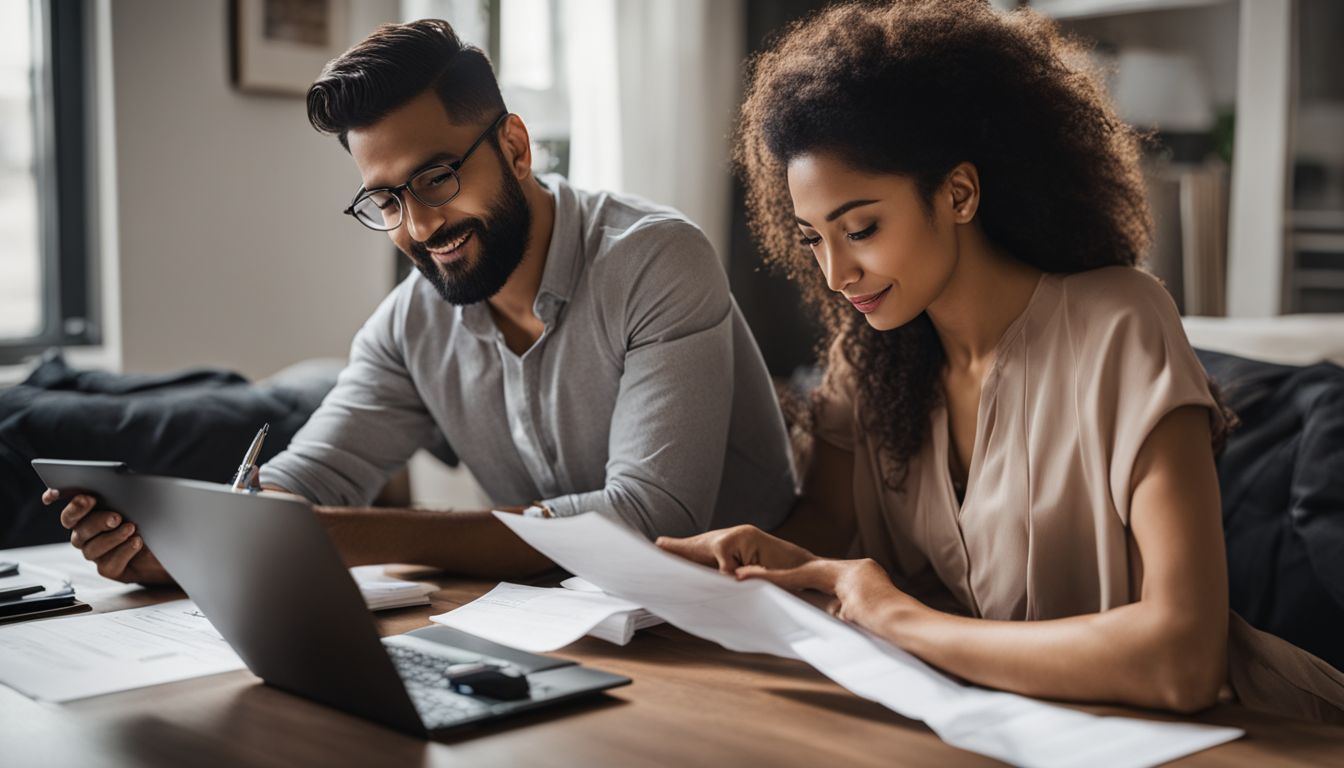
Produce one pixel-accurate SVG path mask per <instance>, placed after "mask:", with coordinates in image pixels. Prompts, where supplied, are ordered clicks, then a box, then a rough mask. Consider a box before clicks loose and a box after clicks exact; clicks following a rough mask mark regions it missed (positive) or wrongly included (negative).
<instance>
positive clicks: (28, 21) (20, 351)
mask: <svg viewBox="0 0 1344 768" xmlns="http://www.w3.org/2000/svg"><path fill="white" fill-rule="evenodd" d="M90 16H91V15H90V14H89V13H88V10H87V8H86V4H85V3H84V2H82V1H79V2H41V1H40V0H28V1H27V2H24V1H22V0H20V1H19V2H14V1H13V0H9V1H8V2H0V363H12V362H16V361H18V360H20V359H22V358H24V357H26V356H28V355H32V354H35V353H37V352H40V351H41V350H42V349H44V348H45V347H48V346H54V345H66V344H89V343H96V342H97V341H98V340H99V337H98V329H97V324H96V322H94V316H93V313H92V311H91V310H92V309H93V301H92V295H91V291H90V276H91V274H92V269H91V264H90V258H89V254H90V248H89V245H90V240H89V238H90V235H91V229H90V222H91V220H92V215H91V210H92V207H93V204H94V198H93V194H92V193H93V186H92V183H91V180H92V178H93V175H92V163H91V152H90V150H89V145H90V138H89V129H88V123H89V120H88V119H87V115H88V114H89V113H90V112H91V110H90V109H89V104H88V102H89V94H90V92H91V89H90V88H89V85H88V84H89V82H90V80H91V78H90V76H89V73H88V72H87V65H88V58H87V57H88V50H89V48H90V45H89V42H88V41H90V40H91V39H92V35H91V30H90V29H89V25H88V19H89V18H90Z"/></svg>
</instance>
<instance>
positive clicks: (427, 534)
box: [315, 507, 554, 578]
mask: <svg viewBox="0 0 1344 768" xmlns="http://www.w3.org/2000/svg"><path fill="white" fill-rule="evenodd" d="M315 509H316V511H317V515H318V519H319V520H321V521H322V523H323V525H325V526H326V528H327V533H328V534H330V536H331V538H332V541H333V542H335V544H336V548H337V549H338V550H339V551H340V553H341V557H342V559H344V560H345V563H346V565H350V566H355V565H368V564H371V563H414V564H416V565H427V566H430V567H433V568H442V569H444V570H446V571H451V572H453V573H460V574H464V575H468V576H482V577H487V578H521V577H525V576H533V575H536V574H538V573H541V572H542V571H545V570H547V569H549V568H553V567H554V563H552V562H551V561H550V560H548V559H547V558H546V557H545V556H543V555H542V554H541V553H540V552H537V551H536V550H535V549H532V548H531V547H529V546H528V545H527V544H525V543H524V542H523V540H522V539H520V538H518V537H517V536H516V535H514V533H513V532H512V531H510V530H509V529H508V528H507V527H506V526H505V525H504V524H503V523H501V522H499V521H498V520H496V519H495V517H494V515H492V514H490V513H489V512H474V511H473V512H465V511H464V512H453V511H440V510H426V509H395V508H382V507H316V508H315ZM506 511H514V510H506Z"/></svg>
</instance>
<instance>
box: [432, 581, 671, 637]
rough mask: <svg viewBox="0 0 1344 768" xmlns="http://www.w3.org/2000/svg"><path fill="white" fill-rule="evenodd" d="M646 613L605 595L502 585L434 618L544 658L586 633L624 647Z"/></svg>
mask: <svg viewBox="0 0 1344 768" xmlns="http://www.w3.org/2000/svg"><path fill="white" fill-rule="evenodd" d="M643 613H644V611H643V610H642V609H641V608H640V607H639V606H638V605H635V604H634V603H631V602H627V601H625V600H621V599H620V598H616V597H612V596H610V595H607V594H604V593H602V592H600V591H592V590H575V589H563V588H555V589H548V588H545V587H529V586H525V585H522V584H510V583H508V582H503V583H501V584H499V586H497V587H495V588H494V589H492V590H490V591H489V592H487V593H486V594H484V595H482V596H481V597H479V598H477V599H475V600H473V601H471V602H470V603H467V604H466V605H464V606H462V607H461V608H456V609H454V610H451V611H448V612H447V613H441V614H439V615H437V616H431V617H430V619H431V620H433V621H435V622H437V623H439V624H443V625H444V626H448V627H452V628H454V629H460V630H462V631H463V632H469V633H471V634H473V635H476V636H477V637H483V638H485V639H486V640H491V641H494V642H496V643H501V644H503V645H507V646H510V647H512V648H518V649H521V650H524V651H530V652H532V653H543V652H545V651H554V650H556V649H557V648H563V647H565V646H566V645H569V644H570V643H572V642H574V641H575V640H578V639H579V638H581V637H583V636H584V635H587V634H595V635H600V636H601V637H602V639H603V640H607V641H608V642H613V643H616V644H617V645H625V643H627V642H629V641H630V635H631V634H632V633H633V632H634V630H635V629H636V628H637V627H636V626H635V623H634V617H635V616H636V615H638V614H643ZM646 625H647V624H646Z"/></svg>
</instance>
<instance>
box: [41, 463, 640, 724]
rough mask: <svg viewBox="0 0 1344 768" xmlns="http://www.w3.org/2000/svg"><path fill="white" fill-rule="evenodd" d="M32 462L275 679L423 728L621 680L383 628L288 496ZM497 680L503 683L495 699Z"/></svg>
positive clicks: (431, 634)
mask: <svg viewBox="0 0 1344 768" xmlns="http://www.w3.org/2000/svg"><path fill="white" fill-rule="evenodd" d="M33 468H34V469H35V470H37V473H38V475H39V476H41V478H42V480H43V481H44V482H45V483H46V484H47V487H49V488H59V489H60V490H61V491H62V493H63V494H64V495H65V496H67V497H68V496H73V495H74V492H75V491H82V492H85V493H90V494H92V495H94V496H97V497H98V498H99V499H100V500H101V506H106V507H107V508H109V509H115V510H117V511H118V512H120V513H122V514H123V515H124V516H125V517H126V518H127V519H129V520H132V521H134V522H135V524H136V528H137V532H138V533H139V534H140V535H141V536H142V537H143V538H144V540H145V543H146V544H147V545H148V546H149V549H150V550H151V551H153V552H154V554H155V555H156V556H157V557H158V558H159V561H160V562H162V563H163V566H164V568H166V569H167V570H168V572H169V573H170V574H172V576H173V578H174V579H176V580H177V583H178V584H179V585H180V586H181V587H182V589H183V590H184V591H186V593H187V595H188V596H189V597H190V598H191V599H192V600H194V601H195V602H196V605H197V606H198V607H199V608H200V609H201V611H202V612H203V613H204V614H205V616H206V618H208V619H209V620H210V622H211V623H212V624H213V625H214V627H215V629H216V630H217V631H218V632H219V633H220V635H221V636H223V638H224V639H225V640H227V641H228V643H229V645H231V646H233V649H234V651H236V652H237V653H238V655H239V656H240V657H242V659H243V661H244V662H245V663H246V664H247V667H248V669H250V670H252V672H253V673H254V674H256V675H257V676H258V677H260V678H261V679H262V680H264V681H265V682H266V683H268V684H270V685H272V686H275V687H276V688H280V689H283V690H285V691H288V692H290V693H294V694H297V695H299V696H302V697H304V698H307V699H311V700H313V701H317V702H320V703H322V704H326V705H328V706H331V707H335V708H336V709H340V710H344V711H345V712H349V713H350V714H353V715H356V716H358V717H362V718H365V719H368V720H372V721H374V722H377V723H381V724H382V725H385V726H388V727H390V728H393V729H395V730H398V731H401V732H403V733H407V734H411V735H415V736H420V737H425V736H429V735H432V734H436V733H440V732H443V731H448V730H451V729H454V728H459V727H461V726H465V725H471V724H478V723H482V722H485V721H490V720H496V719H498V718H503V717H507V716H510V715H514V714H518V713H521V712H527V711H531V710H536V709H540V708H543V707H548V706H552V705H555V704H559V703H561V702H567V701H571V700H574V699H577V698H580V697H584V696H592V695H594V694H597V693H599V692H601V691H604V690H607V689H610V688H614V687H617V686H621V685H627V684H629V683H630V679H629V678H627V677H621V676H619V675H613V674H609V673H606V672H602V671H599V670H595V669H590V668H586V667H582V666H580V665H579V664H577V663H575V662H573V661H566V660H563V659H556V658H550V657H547V656H538V655H536V654H532V653H526V652H524V651H519V650H516V649H514V648H509V647H508V646H504V645H500V644H498V643H493V642H490V641H488V640H485V639H482V638H478V637H476V636H474V635H470V634H467V633H465V632H461V631H458V630H455V629H451V628H449V627H442V626H430V627H425V628H423V629H417V630H415V631H412V632H408V633H406V634H403V635H396V636H393V637H385V638H380V637H379V636H378V632H377V630H376V628H375V626H374V622H373V619H372V617H371V616H370V615H369V611H368V608H367V607H365V604H364V599H363V597H362V596H361V595H360V592H359V588H358V587H357V586H356V585H355V582H354V580H353V579H352V578H351V576H350V572H349V570H347V569H346V567H345V565H344V564H343V563H342V562H341V559H340V556H339V555H338V553H337V551H336V547H335V545H333V544H332V542H331V539H330V538H328V537H327V534H326V531H325V530H324V529H323V527H322V524H321V523H320V522H318V520H317V516H316V515H314V514H313V511H312V507H311V506H310V505H309V504H308V503H307V502H305V501H302V500H299V499H297V498H285V497H273V496H268V495H257V494H245V493H235V492H234V491H233V490H232V489H231V488H230V487H229V486H228V485H224V484H219V483H204V482H197V481H194V480H182V479H178V478H169V477H156V476H152V475H137V474H134V473H132V472H131V471H130V470H129V469H128V468H127V467H126V465H124V464H122V463H120V462H96V461H53V460H48V459H36V460H34V461H33ZM482 671H483V672H484V674H485V676H486V677H488V678H489V680H488V681H487V680H484V679H483V678H482V676H481V673H482ZM519 678H522V679H523V681H525V686H522V681H520V680H519ZM463 680H479V681H481V682H491V683H492V684H491V685H476V686H475V687H473V686H472V685H464V684H463ZM501 680H504V681H505V682H509V683H511V685H509V686H507V687H509V688H511V689H512V690H509V691H508V693H507V695H506V696H505V697H504V698H499V697H497V696H498V695H499V693H500V690H501V689H500V686H498V685H497V683H498V682H499V681H501ZM520 688H521V690H520ZM481 691H486V692H489V693H492V694H496V696H492V695H487V694H486V693H483V692H481Z"/></svg>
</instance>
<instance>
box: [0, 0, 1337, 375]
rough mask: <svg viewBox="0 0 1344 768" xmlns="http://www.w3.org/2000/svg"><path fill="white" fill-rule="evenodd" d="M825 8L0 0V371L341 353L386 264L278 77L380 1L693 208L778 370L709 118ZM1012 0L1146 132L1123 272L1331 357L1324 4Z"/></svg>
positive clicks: (291, 76) (803, 334)
mask: <svg viewBox="0 0 1344 768" xmlns="http://www.w3.org/2000/svg"><path fill="white" fill-rule="evenodd" d="M995 4H996V5H998V6H1000V7H1003V8H1008V7H1015V6H1016V5H1018V3H1017V2H1014V1H1013V0H996V2H995ZM823 5H824V3H821V2H814V1H811V0H678V1H677V2H668V1H667V0H359V2H354V1H353V0H236V1H235V2H226V1H225V0H192V1H191V2H180V1H178V2H175V1H172V0H59V1H53V0H45V1H44V0H0V382H9V383H14V382H17V381H20V380H21V379H22V378H23V377H24V376H25V375H26V372H27V371H28V370H29V369H30V367H31V360H32V359H33V357H34V356H35V355H38V354H40V353H41V352H42V351H43V350H46V349H49V348H52V347H61V348H64V349H65V351H66V357H67V359H69V360H70V361H71V362H72V363H73V364H76V365H79V366H85V367H92V368H97V369H102V370H108V371H114V372H126V373H162V372H167V371H173V370H178V369H182V368H186V367H192V366H210V367H216V368H223V369H227V370H231V371H237V372H239V373H241V374H242V375H244V376H246V377H248V378H249V379H252V380H262V379H265V378H267V377H270V376H272V375H273V374H275V373H276V372H277V371H280V370H282V369H285V368H287V367H288V366H291V365H293V364H295V363H300V362H302V361H306V360H311V359H327V360H331V361H334V362H333V364H338V362H339V360H340V359H342V358H344V356H345V354H346V351H347V349H348V345H349V342H350V339H351V338H352V336H353V334H354V332H355V331H356V330H357V329H358V327H359V326H360V324H361V323H362V322H363V321H364V319H365V318H366V317H367V316H368V315H369V313H370V312H371V311H372V310H373V308H374V307H375V306H376V305H377V303H378V302H379V301H380V300H381V299H382V298H383V296H384V295H386V294H387V292H388V291H389V290H391V288H392V286H393V285H394V283H395V281H396V280H397V277H398V275H399V274H405V271H406V268H407V265H406V263H405V261H404V260H403V259H400V258H399V257H398V256H397V255H396V254H395V252H394V250H393V248H392V246H391V245H390V243H389V242H388V240H387V239H386V237H384V236H383V235H380V234H377V233H373V232H369V231H367V230H365V229H363V228H362V227H359V226H358V225H356V224H355V223H354V222H351V221H349V220H348V218H347V217H345V216H343V215H342V214H341V210H342V208H343V207H344V206H345V205H346V203H347V202H348V200H349V198H350V196H351V195H352V193H353V191H354V190H355V189H356V188H357V187H358V185H359V176H358V174H357V172H356V169H355V167H354V165H353V163H352V162H351V161H350V160H349V158H348V156H347V155H346V154H345V152H344V151H343V150H342V149H341V148H340V146H339V145H338V144H337V142H336V141H335V140H333V139H331V138H327V137H323V136H320V135H318V134H317V133H315V132H314V131H313V130H312V128H311V127H310V126H309V125H308V122H307V119H306V115H305V107H304V99H303V93H304V90H305V89H306V87H307V84H308V83H309V82H311V80H312V79H313V77H314V76H315V75H316V74H317V72H318V70H319V69H320V68H321V66H322V64H323V63H324V62H325V61H326V60H328V59H329V58H331V57H332V56H334V55H336V54H338V53H339V52H341V51H342V50H344V49H345V48H346V47H347V46H348V45H350V44H351V43H353V42H355V41H357V40H359V39H360V38H362V37H363V36H364V35H366V34H367V33H368V32H369V31H371V30H372V29H373V28H374V27H375V26H376V25H377V24H380V23H383V22H391V21H403V20H410V19H415V18H424V17H438V18H445V19H448V20H449V21H450V22H452V23H453V24H454V26H455V27H456V28H457V29H458V31H459V33H460V34H461V35H462V37H463V38H465V39H466V40H467V41H469V42H472V43H474V44H476V45H478V46H480V47H481V48H483V49H485V50H487V51H488V52H489V53H490V55H491V57H492V59H493V60H494V62H495V64H496V69H497V72H498V75H499V79H500V82H501V84H502V86H503V90H504V96H505V99H506V102H507V103H508V105H509V107H510V109H511V110H512V111H514V112H517V113H518V114H520V115H521V116H522V117H523V119H524V121H525V122H526V123H527V124H528V126H529V127H530V129H531V132H532V136H533V138H534V140H535V152H534V156H535V157H536V158H537V164H538V169H539V170H549V171H558V172H561V173H564V174H567V175H568V176H569V177H570V178H571V180H572V181H573V182H574V183H575V184H577V185H580V186H584V187H590V188H605V189H611V190H617V191H623V192H630V193H635V194H639V195H642V196H645V197H647V198H649V199H652V200H655V201H657V202H661V203H666V204H670V205H673V206H675V207H677V208H679V209H681V210H682V211H684V212H685V213H686V214H687V215H688V216H689V217H690V218H692V219H693V220H695V221H696V222H697V223H699V224H700V225H701V226H702V227H703V228H704V230H705V231H706V233H707V234H708V235H709V238H710V240H711V241H712V242H713V243H714V245H715V246H716V248H717V249H718V251H719V253H720V254H721V255H722V257H723V259H724V265H725V268H726V270H727V271H728V274H729V276H730V278H731V281H732V285H733V290H734V292H735V295H736V297H737V300H738V302H739V304H740V305H741V306H742V308H743V310H744V312H745V313H746V315H747V317H748V320H749V322H750V323H751V325H752V328H753V330H754V331H755V332H756V334H757V337H758V340H759V342H760V345H761V348H762V350H763V351H764V353H765V356H766V359H767V362H768V364H769V366H770V369H771V371H772V373H774V374H775V375H776V376H778V377H781V378H787V377H789V376H791V375H793V374H794V372H795V371H796V370H797V369H798V368H799V367H800V366H804V365H807V364H808V363H811V362H812V361H813V346H814V343H815V341H816V330H815V328H814V327H813V326H812V325H811V324H810V323H809V322H808V321H807V320H806V318H805V317H804V315H803V313H801V312H800V311H799V307H798V303H797V297H796V295H795V293H794V292H793V290H792V289H791V287H790V286H789V285H788V284H787V283H786V282H784V281H783V280H782V279H780V278H777V277H774V276H772V275H770V274H768V273H766V272H764V271H763V270H762V269H761V265H760V259H759V256H758V254H757V252H756V249H755V247H754V245H753V243H752V242H751V239H750V237H749V236H748V234H747V231H746V228H745V224H744V221H743V218H744V216H743V205H742V194H741V190H740V189H739V187H738V186H737V185H736V183H735V182H734V180H733V178H732V175H731V173H730V169H729V167H728V160H727V158H728V149H729V148H728V136H729V133H730V131H731V128H732V123H733V115H734V110H735V108H736V106H737V101H738V98H739V96H740V93H741V87H742V82H741V81H742V72H743V68H742V64H743V62H744V60H745V59H746V57H747V56H749V55H750V53H751V52H752V51H754V50H756V49H758V48H759V47H761V46H762V44H763V43H764V41H766V40H767V39H768V38H769V37H770V35H771V34H772V33H773V32H775V31H777V30H779V29H780V28H781V27H782V26H783V25H785V24H786V23H788V22H789V21H790V20H792V19H795V18H798V17H800V16H803V15H805V14H807V13H809V12H811V11H814V10H815V9H817V8H819V7H822V6H823ZM1030 5H1031V6H1032V7H1034V8H1035V9H1036V10H1038V11H1040V12H1042V13H1044V14H1047V15H1049V16H1052V17H1054V18H1056V19H1058V21H1059V23H1060V24H1061V25H1062V26H1063V27H1064V28H1065V29H1066V30H1067V31H1069V32H1070V33H1071V34H1074V35H1077V36H1079V37H1081V38H1083V39H1085V40H1086V41H1088V42H1089V43H1091V44H1093V45H1094V50H1095V55H1096V56H1097V57H1098V59H1099V60H1100V61H1101V63H1103V64H1104V65H1105V66H1106V67H1107V71H1108V72H1109V73H1110V75H1109V81H1108V86H1109V88H1110V89H1111V92H1112V94H1113V96H1114V97H1115V99H1116V101H1117V104H1118V107H1119V110H1120V113H1121V114H1122V116H1123V117H1124V118H1125V119H1126V120H1129V121H1131V122H1133V123H1134V124H1136V125H1138V126H1140V127H1142V128H1144V129H1146V130H1152V131H1154V132H1155V134H1154V135H1155V141H1154V142H1153V146H1152V147H1151V148H1150V151H1149V152H1148V156H1147V159H1146V161H1145V163H1146V171H1147V176H1148V179H1149V189H1150V195H1151V200H1152V203H1153V209H1154V214H1155V217H1156V221H1157V241H1156V243H1155V246H1154V249H1153V253H1152V254H1151V257H1150V261H1149V268H1150V269H1151V270H1152V271H1154V272H1155V273H1156V274H1158V275H1159V276H1160V277H1162V278H1163V280H1164V281H1165V282H1166V284H1167V286H1168V287H1169V289H1170V290H1171V292H1172V294H1173V296H1174V297H1175V299H1176V301H1177V303H1178V305H1179V306H1180V307H1181V309H1182V311H1183V313H1184V314H1186V315H1187V316H1188V318H1187V320H1188V329H1189V331H1190V333H1191V337H1192V339H1193V340H1194V341H1195V342H1196V344H1197V345H1201V346H1206V347H1209V348H1215V349H1223V350H1225V351H1231V352H1238V353H1243V354H1251V353H1256V354H1258V355H1261V356H1264V357H1266V358H1268V359H1277V360H1279V361H1282V362H1299V363H1300V362H1311V361H1314V360H1317V359H1320V358H1322V357H1327V358H1335V359H1341V358H1344V322H1342V321H1341V318H1344V46H1342V45H1341V42H1344V2H1339V0H1032V2H1030Z"/></svg>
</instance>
